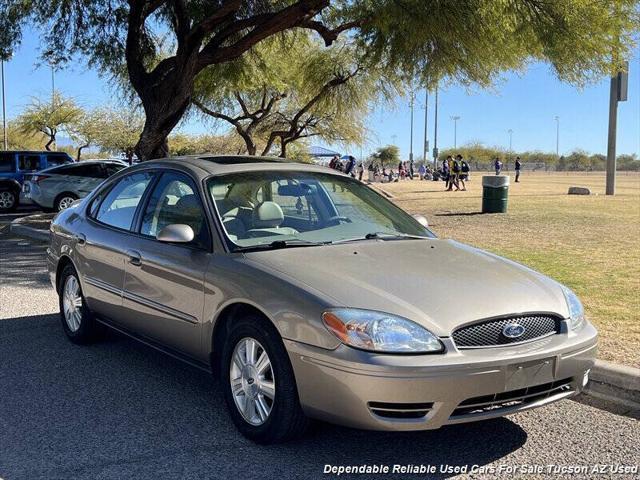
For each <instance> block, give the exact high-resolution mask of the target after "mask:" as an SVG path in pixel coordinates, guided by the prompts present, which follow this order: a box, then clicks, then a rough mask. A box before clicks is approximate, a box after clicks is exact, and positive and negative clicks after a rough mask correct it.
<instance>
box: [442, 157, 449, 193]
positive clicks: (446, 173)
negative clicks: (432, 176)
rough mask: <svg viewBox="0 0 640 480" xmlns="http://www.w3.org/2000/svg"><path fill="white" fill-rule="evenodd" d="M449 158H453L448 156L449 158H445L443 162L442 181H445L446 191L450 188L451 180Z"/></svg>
mask: <svg viewBox="0 0 640 480" xmlns="http://www.w3.org/2000/svg"><path fill="white" fill-rule="evenodd" d="M449 158H451V156H448V157H447V158H445V159H444V160H442V179H443V180H444V182H445V184H444V188H445V190H446V189H448V188H449V180H450V178H449V177H450V175H449V173H450V172H449Z"/></svg>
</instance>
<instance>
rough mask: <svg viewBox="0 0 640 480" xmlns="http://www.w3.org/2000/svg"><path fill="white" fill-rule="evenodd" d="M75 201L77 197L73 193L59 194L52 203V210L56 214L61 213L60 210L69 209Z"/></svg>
mask: <svg viewBox="0 0 640 480" xmlns="http://www.w3.org/2000/svg"><path fill="white" fill-rule="evenodd" d="M77 199H78V196H77V195H76V194H75V193H68V192H67V193H61V194H60V195H58V196H57V197H56V199H55V201H54V202H53V208H54V209H55V211H56V212H61V211H62V210H64V209H66V208H69V205H71V204H72V203H73V202H75V201H76V200H77Z"/></svg>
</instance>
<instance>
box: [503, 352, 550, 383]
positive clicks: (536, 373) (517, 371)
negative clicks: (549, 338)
mask: <svg viewBox="0 0 640 480" xmlns="http://www.w3.org/2000/svg"><path fill="white" fill-rule="evenodd" d="M555 361H556V359H555V358H545V359H544V360H533V361H531V362H523V363H516V364H514V365H509V366H507V369H506V371H505V375H506V378H505V391H509V390H517V389H519V388H526V387H529V386H531V385H540V384H542V383H549V382H553V380H554V374H553V373H554V371H555Z"/></svg>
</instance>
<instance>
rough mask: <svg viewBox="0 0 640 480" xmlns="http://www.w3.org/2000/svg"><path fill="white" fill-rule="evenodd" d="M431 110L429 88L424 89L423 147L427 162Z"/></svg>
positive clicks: (423, 157)
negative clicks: (429, 114)
mask: <svg viewBox="0 0 640 480" xmlns="http://www.w3.org/2000/svg"><path fill="white" fill-rule="evenodd" d="M428 111H429V88H428V87H426V88H425V89H424V147H423V149H422V159H423V160H424V163H425V165H426V164H427V155H428V154H429V137H428V134H427V120H428V118H429V116H428Z"/></svg>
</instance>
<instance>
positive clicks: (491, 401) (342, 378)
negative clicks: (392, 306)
mask: <svg viewBox="0 0 640 480" xmlns="http://www.w3.org/2000/svg"><path fill="white" fill-rule="evenodd" d="M442 340H443V342H444V343H445V346H446V348H447V353H446V354H438V355H382V354H374V353H371V352H363V351H359V350H355V349H353V348H350V347H347V346H344V345H341V346H339V347H338V348H337V349H336V350H333V351H328V350H324V349H321V348H316V347H312V346H309V345H305V344H301V343H298V342H294V341H291V340H285V345H286V347H287V350H288V352H289V357H290V359H291V362H292V365H293V369H294V373H295V377H296V382H297V385H298V393H299V396H300V402H301V404H302V408H303V410H304V411H305V413H306V414H307V415H308V416H310V417H313V418H317V419H321V420H325V421H329V422H333V423H338V424H341V425H347V426H351V427H356V428H363V429H371V430H429V429H434V428H439V427H441V426H443V425H447V424H452V423H462V422H469V421H474V420H483V419H487V418H494V417H499V416H503V415H508V414H511V413H516V412H520V411H523V410H528V409H530V408H535V407H539V406H542V405H546V404H548V403H551V402H554V401H557V400H560V399H562V398H567V397H570V396H573V395H576V394H577V393H579V392H580V391H581V390H582V389H583V387H584V385H583V384H584V382H585V380H586V374H587V373H588V371H589V370H590V369H591V368H592V367H593V364H594V362H595V358H596V352H597V332H596V330H595V328H594V327H593V326H592V325H591V324H587V325H586V326H585V327H584V328H583V329H582V330H580V331H579V332H578V333H573V332H571V333H566V332H565V333H561V334H557V335H554V336H552V337H547V338H544V339H542V340H538V341H534V342H530V343H526V344H522V345H517V346H511V347H496V348H483V349H475V350H457V349H456V348H455V346H454V345H453V343H452V342H451V340H450V339H448V338H446V339H442Z"/></svg>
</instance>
